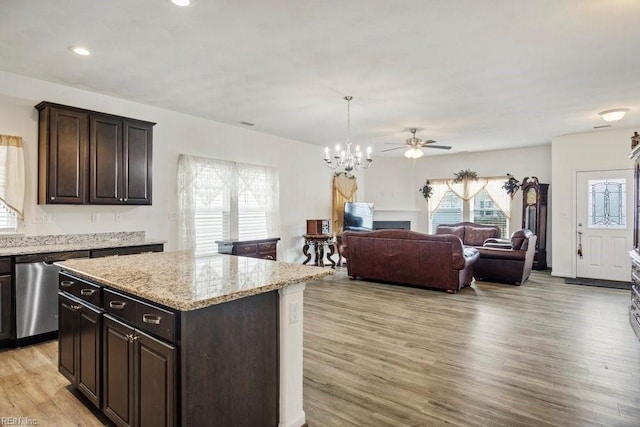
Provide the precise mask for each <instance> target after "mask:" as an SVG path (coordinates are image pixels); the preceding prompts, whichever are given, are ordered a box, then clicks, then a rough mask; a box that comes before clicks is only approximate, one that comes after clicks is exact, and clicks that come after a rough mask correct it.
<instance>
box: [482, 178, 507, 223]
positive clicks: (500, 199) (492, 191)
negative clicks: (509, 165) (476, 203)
mask: <svg viewBox="0 0 640 427" xmlns="http://www.w3.org/2000/svg"><path fill="white" fill-rule="evenodd" d="M504 182H505V178H488V180H487V186H486V187H485V188H484V189H485V190H486V191H487V194H489V197H491V200H493V202H494V203H495V204H496V206H497V207H498V208H499V209H500V210H501V211H502V213H504V215H505V216H506V217H507V218H511V197H509V194H507V191H506V190H505V189H504V188H502V186H503V185H504Z"/></svg>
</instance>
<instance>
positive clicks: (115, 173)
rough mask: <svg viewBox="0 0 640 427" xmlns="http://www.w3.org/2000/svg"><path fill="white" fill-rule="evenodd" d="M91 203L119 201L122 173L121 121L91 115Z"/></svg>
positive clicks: (120, 200) (113, 202) (114, 202)
mask: <svg viewBox="0 0 640 427" xmlns="http://www.w3.org/2000/svg"><path fill="white" fill-rule="evenodd" d="M90 153H91V161H90V162H89V163H90V168H89V203H96V204H120V203H121V202H122V201H123V200H124V195H123V194H122V191H121V186H120V175H121V174H122V120H119V119H116V118H113V117H111V116H103V115H100V114H92V115H91V144H90Z"/></svg>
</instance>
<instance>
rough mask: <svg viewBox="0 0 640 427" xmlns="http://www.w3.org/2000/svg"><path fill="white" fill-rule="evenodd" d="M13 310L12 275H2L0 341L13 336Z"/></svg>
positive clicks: (0, 281) (0, 287)
mask: <svg viewBox="0 0 640 427" xmlns="http://www.w3.org/2000/svg"><path fill="white" fill-rule="evenodd" d="M12 312H13V304H12V303H11V276H0V341H2V340H7V339H11V338H13V334H12V333H11V329H12V328H11V323H12V319H13V316H12Z"/></svg>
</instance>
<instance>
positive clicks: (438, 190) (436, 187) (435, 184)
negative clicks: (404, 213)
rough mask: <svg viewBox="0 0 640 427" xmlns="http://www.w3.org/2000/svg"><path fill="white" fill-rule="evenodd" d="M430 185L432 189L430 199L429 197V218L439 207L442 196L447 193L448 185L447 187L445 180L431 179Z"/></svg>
mask: <svg viewBox="0 0 640 427" xmlns="http://www.w3.org/2000/svg"><path fill="white" fill-rule="evenodd" d="M429 181H430V185H431V187H432V188H433V191H432V193H431V197H429V202H428V205H429V216H431V215H432V214H433V213H434V212H435V211H436V210H437V209H438V206H440V202H442V199H443V198H444V195H445V194H447V191H449V185H447V180H446V179H431V180H429Z"/></svg>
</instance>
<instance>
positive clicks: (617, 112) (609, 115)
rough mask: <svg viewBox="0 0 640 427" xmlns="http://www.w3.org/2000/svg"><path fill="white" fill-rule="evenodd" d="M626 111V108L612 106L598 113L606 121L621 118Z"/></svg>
mask: <svg viewBox="0 0 640 427" xmlns="http://www.w3.org/2000/svg"><path fill="white" fill-rule="evenodd" d="M628 111H629V109H628V108H614V109H613V110H605V111H601V112H599V113H598V114H599V115H600V116H601V117H602V118H603V119H604V120H606V121H608V122H615V121H618V120H620V119H622V118H623V117H624V115H625V114H627V112H628Z"/></svg>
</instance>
